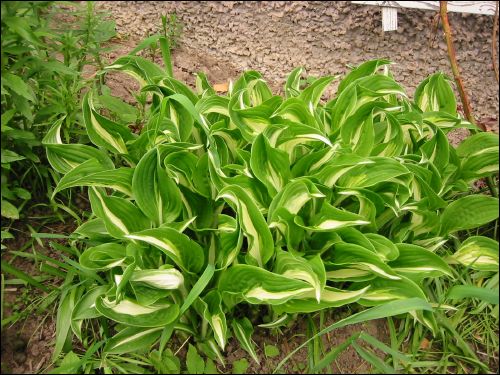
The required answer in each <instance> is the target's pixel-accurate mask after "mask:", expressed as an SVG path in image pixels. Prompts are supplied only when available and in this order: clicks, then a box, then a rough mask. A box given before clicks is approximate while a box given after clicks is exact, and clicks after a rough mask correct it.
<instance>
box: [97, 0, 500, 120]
mask: <svg viewBox="0 0 500 375" xmlns="http://www.w3.org/2000/svg"><path fill="white" fill-rule="evenodd" d="M98 4H99V6H100V7H101V8H103V9H106V10H108V11H109V12H110V13H111V15H112V17H114V19H115V20H116V23H117V29H118V32H119V33H120V34H122V35H128V36H129V41H130V42H131V45H133V43H136V42H137V41H139V40H140V39H141V38H143V37H145V36H147V35H149V34H152V33H154V32H156V31H157V30H159V29H160V28H161V21H160V15H161V14H165V13H172V12H176V14H177V17H178V19H179V21H180V22H181V23H182V24H183V33H182V36H181V39H180V48H178V49H177V50H176V51H175V52H174V64H175V66H176V71H177V72H179V73H181V75H182V74H184V75H185V76H186V79H188V80H191V82H194V78H193V77H192V74H191V73H192V72H196V71H198V70H204V71H205V72H207V73H208V75H209V79H211V81H212V82H220V81H221V80H226V79H228V78H233V79H234V78H236V77H237V76H238V74H239V73H240V72H241V71H243V70H246V69H254V70H258V71H260V72H261V73H262V74H263V75H264V77H265V78H266V80H267V81H268V82H269V84H270V86H271V87H272V88H273V89H274V90H275V91H279V90H280V89H281V87H282V85H283V83H284V81H285V77H286V75H287V74H288V73H289V72H290V71H291V70H292V69H293V68H295V67H297V66H299V65H302V66H304V67H305V68H306V69H307V72H308V73H309V74H310V75H313V76H315V75H327V74H343V73H345V72H346V71H348V70H349V66H355V65H357V64H359V63H361V62H363V61H365V60H367V59H372V58H388V59H390V60H392V61H393V62H394V63H395V64H394V66H393V68H392V71H393V73H394V76H395V78H396V79H397V80H398V81H400V82H401V83H402V84H403V85H404V86H405V87H407V88H408V92H409V94H410V95H412V94H413V91H414V89H415V87H416V85H417V84H418V83H419V82H420V81H421V80H423V79H424V78H425V77H427V76H428V75H429V74H431V73H434V72H436V71H444V72H446V73H448V74H450V76H451V70H450V68H449V62H448V59H447V52H446V44H445V41H444V36H443V33H442V30H441V28H440V27H439V28H438V29H437V30H436V29H435V28H434V29H433V18H434V16H435V15H436V13H435V12H433V11H424V10H413V9H405V10H400V11H399V12H398V25H399V26H398V30H397V31H393V32H386V33H384V32H382V26H381V23H382V20H381V18H382V17H381V10H380V8H378V7H375V6H364V5H357V4H352V3H351V2H347V1H338V2H313V1H301V2H286V1H277V2H274V1H262V2H253V1H227V2H218V1H209V2H191V1H166V2H162V1H148V2H145V1H133V2H129V1H116V2H98ZM449 18H450V24H451V27H452V31H453V33H454V40H455V47H456V50H457V59H458V62H459V66H460V68H461V71H462V75H463V79H464V85H465V87H466V90H467V91H468V92H469V96H470V98H471V102H472V105H473V110H474V113H475V116H476V118H478V119H479V118H484V117H490V118H491V117H492V118H494V119H496V120H495V122H498V86H497V82H496V79H495V76H494V72H493V69H492V59H491V36H492V28H493V17H491V16H480V15H472V14H460V13H450V15H449ZM181 78H183V77H181ZM334 89H335V87H333V88H332V91H333V90H334ZM490 121H491V120H490Z"/></svg>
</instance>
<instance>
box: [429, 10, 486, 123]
mask: <svg viewBox="0 0 500 375" xmlns="http://www.w3.org/2000/svg"><path fill="white" fill-rule="evenodd" d="M447 3H448V2H447V1H440V2H439V12H440V14H441V21H442V22H443V30H444V35H445V38H446V45H447V47H448V58H449V60H450V64H451V71H452V72H453V76H454V78H455V82H456V83H457V89H458V93H459V94H460V99H461V100H462V105H463V107H464V113H465V117H466V118H467V120H468V121H469V122H470V123H472V124H474V125H476V126H478V127H479V128H480V129H481V130H483V131H486V127H485V126H484V125H483V124H477V123H476V121H475V120H474V116H473V115H472V109H471V106H470V102H469V98H468V97H467V94H466V93H465V89H464V84H463V82H462V77H461V76H460V70H459V69H458V64H457V57H456V54H455V48H454V47H453V40H452V38H451V28H450V22H449V21H448V8H447Z"/></svg>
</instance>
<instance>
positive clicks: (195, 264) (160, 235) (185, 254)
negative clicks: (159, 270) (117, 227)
mask: <svg viewBox="0 0 500 375" xmlns="http://www.w3.org/2000/svg"><path fill="white" fill-rule="evenodd" d="M125 237H127V238H130V239H132V240H138V241H143V242H146V243H148V244H150V245H153V246H155V247H157V248H158V249H160V250H161V251H163V252H164V253H165V254H166V255H167V256H168V257H169V258H171V259H172V260H173V261H174V262H175V263H176V264H177V265H178V266H179V267H180V268H182V269H183V270H187V271H188V272H193V273H198V272H199V271H200V270H201V269H202V267H203V265H204V264H205V255H204V251H203V249H202V248H201V246H200V245H198V244H197V243H196V242H195V241H193V240H191V239H190V238H189V237H188V236H186V235H185V234H182V233H179V232H178V231H176V230H175V229H170V228H155V229H146V230H144V231H141V232H136V233H132V234H127V235H125Z"/></svg>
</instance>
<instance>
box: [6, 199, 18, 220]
mask: <svg viewBox="0 0 500 375" xmlns="http://www.w3.org/2000/svg"><path fill="white" fill-rule="evenodd" d="M2 216H3V217H6V218H7V219H13V220H17V219H19V210H18V209H17V208H16V206H14V205H13V204H12V203H10V202H8V201H6V200H3V199H2Z"/></svg>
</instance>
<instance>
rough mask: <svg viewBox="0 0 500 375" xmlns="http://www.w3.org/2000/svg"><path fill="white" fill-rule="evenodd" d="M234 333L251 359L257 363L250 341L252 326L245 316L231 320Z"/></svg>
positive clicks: (258, 362) (257, 358)
mask: <svg viewBox="0 0 500 375" xmlns="http://www.w3.org/2000/svg"><path fill="white" fill-rule="evenodd" d="M231 326H232V328H233V332H234V335H235V336H236V338H237V339H238V341H239V343H240V345H241V347H242V348H243V349H244V350H245V351H246V352H247V353H248V354H250V356H251V357H252V359H253V360H254V361H255V362H256V363H257V364H258V365H259V364H260V361H259V357H258V356H257V353H256V352H255V348H254V345H253V342H252V334H253V326H252V323H251V322H250V320H248V319H247V318H243V319H239V320H236V319H235V320H233V321H232V323H231Z"/></svg>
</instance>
